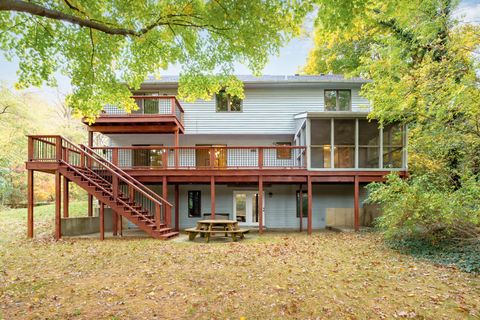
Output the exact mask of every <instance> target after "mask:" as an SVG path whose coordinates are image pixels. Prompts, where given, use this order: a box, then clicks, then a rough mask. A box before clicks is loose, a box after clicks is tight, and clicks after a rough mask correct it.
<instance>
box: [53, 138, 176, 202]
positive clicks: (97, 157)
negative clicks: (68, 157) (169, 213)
mask: <svg viewBox="0 0 480 320" xmlns="http://www.w3.org/2000/svg"><path fill="white" fill-rule="evenodd" d="M60 137H61V139H62V140H64V141H66V142H68V143H69V144H71V145H73V146H75V147H77V148H78V149H79V150H81V152H82V153H84V154H86V155H87V156H88V157H89V158H92V159H94V160H96V161H97V162H99V161H100V162H101V163H102V165H103V166H104V167H105V168H107V170H108V171H110V172H112V173H114V174H115V176H116V177H117V178H120V180H122V181H123V182H126V183H127V184H128V185H130V186H133V187H136V188H137V189H138V190H137V191H141V193H142V194H143V195H144V196H147V198H149V199H150V200H152V201H154V202H156V201H158V200H159V201H160V202H161V204H163V203H165V204H167V205H168V206H172V204H171V203H169V202H168V201H167V200H165V199H163V198H161V197H160V196H159V195H158V194H156V193H155V192H153V191H152V190H150V189H148V188H146V187H145V186H143V185H142V184H141V183H140V182H138V181H137V180H136V179H134V178H133V177H132V176H130V175H129V174H128V173H126V172H125V171H123V170H122V169H120V168H118V167H117V166H116V165H114V164H113V163H111V162H110V161H108V160H107V159H105V158H103V157H102V156H100V155H99V154H97V153H96V152H95V151H93V150H92V149H90V148H89V147H87V146H84V145H81V146H82V147H83V148H85V149H86V150H88V151H89V152H91V154H90V153H89V152H86V151H85V150H83V149H82V148H81V147H78V146H76V145H75V144H74V143H73V142H71V141H70V140H68V139H66V138H64V137H62V136H60ZM94 156H95V157H94ZM105 163H107V164H108V165H105ZM109 166H112V167H114V168H115V170H118V171H119V172H121V173H122V174H123V175H124V176H122V174H119V173H118V172H116V171H115V170H113V169H112V168H110V167H109ZM125 177H128V178H129V179H131V180H129V179H127V178H125ZM145 189H147V190H149V192H148V191H146V190H145ZM149 193H151V194H149ZM154 197H156V198H158V200H156V199H154Z"/></svg>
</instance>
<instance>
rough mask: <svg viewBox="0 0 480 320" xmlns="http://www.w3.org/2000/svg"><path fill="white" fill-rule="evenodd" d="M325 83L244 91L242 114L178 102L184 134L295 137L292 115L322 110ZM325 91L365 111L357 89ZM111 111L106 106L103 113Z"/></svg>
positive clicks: (201, 103)
mask: <svg viewBox="0 0 480 320" xmlns="http://www.w3.org/2000/svg"><path fill="white" fill-rule="evenodd" d="M325 88H327V85H326V84H317V85H309V86H302V87H300V86H285V85H284V86H276V87H263V88H246V89H245V99H244V100H243V108H242V109H243V110H242V112H216V111H215V98H213V99H211V100H209V101H205V100H197V101H195V102H193V103H191V102H185V101H180V103H181V105H182V106H183V109H184V111H185V113H184V126H185V133H186V134H295V128H296V125H295V120H294V115H295V114H298V113H302V112H306V111H311V112H319V111H324V89H325ZM328 88H336V89H343V88H348V89H351V90H352V111H367V110H368V108H369V103H368V100H366V99H365V98H363V97H361V96H360V95H359V90H360V87H359V85H358V84H356V85H353V84H352V85H348V84H339V85H334V84H328ZM158 94H160V95H163V94H167V95H175V94H176V89H158ZM113 109H115V108H114V107H106V111H107V112H109V111H110V112H111V110H113Z"/></svg>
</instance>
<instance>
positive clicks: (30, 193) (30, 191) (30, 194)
mask: <svg viewBox="0 0 480 320" xmlns="http://www.w3.org/2000/svg"><path fill="white" fill-rule="evenodd" d="M33 173H34V171H33V170H28V178H27V201H28V208H27V237H29V238H33V208H34V206H35V197H34V191H35V190H34V180H33Z"/></svg>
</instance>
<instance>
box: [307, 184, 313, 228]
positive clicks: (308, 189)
mask: <svg viewBox="0 0 480 320" xmlns="http://www.w3.org/2000/svg"><path fill="white" fill-rule="evenodd" d="M307 195H308V218H307V232H308V234H309V235H310V234H312V177H311V176H307Z"/></svg>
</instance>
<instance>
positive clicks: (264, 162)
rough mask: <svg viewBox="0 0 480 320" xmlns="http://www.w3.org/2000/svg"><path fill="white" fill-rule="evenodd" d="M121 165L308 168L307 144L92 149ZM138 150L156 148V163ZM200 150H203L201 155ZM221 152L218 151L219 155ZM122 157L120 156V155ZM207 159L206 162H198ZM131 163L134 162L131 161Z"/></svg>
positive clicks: (153, 148) (166, 167)
mask: <svg viewBox="0 0 480 320" xmlns="http://www.w3.org/2000/svg"><path fill="white" fill-rule="evenodd" d="M92 149H94V150H95V151H96V152H98V153H99V154H103V156H104V157H105V158H107V159H108V160H110V161H111V162H113V163H114V165H116V166H117V167H122V168H123V169H126V168H133V167H161V168H163V169H170V168H174V169H182V168H188V169H204V168H211V169H218V168H221V169H247V168H258V169H267V170H268V169H278V168H285V169H287V168H288V169H305V168H306V163H307V162H306V157H307V148H306V146H280V145H278V146H154V145H152V146H112V147H94V148H92ZM136 150H154V151H155V152H156V157H155V160H154V163H155V164H150V161H151V160H148V159H150V158H148V156H146V157H147V158H148V159H147V158H145V156H144V157H143V158H142V159H143V160H145V164H143V165H142V164H139V163H143V162H142V160H141V159H140V158H138V159H137V158H135V159H137V160H139V162H138V163H137V164H134V160H133V158H132V159H130V160H129V159H128V157H131V154H132V153H133V152H134V151H136ZM198 152H202V154H199V153H198ZM217 153H218V154H217ZM119 157H120V158H119ZM199 159H200V161H205V163H203V162H198V160H199ZM129 163H131V164H129Z"/></svg>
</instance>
